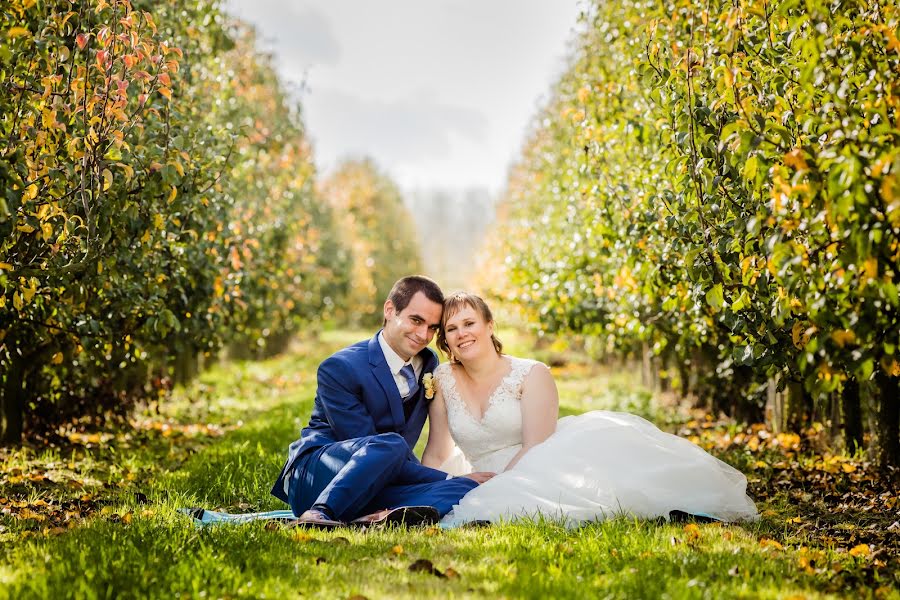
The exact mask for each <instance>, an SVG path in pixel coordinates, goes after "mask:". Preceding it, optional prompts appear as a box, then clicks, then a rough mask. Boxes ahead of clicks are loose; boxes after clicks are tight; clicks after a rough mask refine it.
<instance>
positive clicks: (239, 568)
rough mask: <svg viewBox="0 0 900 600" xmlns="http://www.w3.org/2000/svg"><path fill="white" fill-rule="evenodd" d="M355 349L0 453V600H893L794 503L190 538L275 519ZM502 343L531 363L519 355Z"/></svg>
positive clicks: (583, 383)
mask: <svg viewBox="0 0 900 600" xmlns="http://www.w3.org/2000/svg"><path fill="white" fill-rule="evenodd" d="M365 335H366V334H365V333H361V332H330V333H327V334H325V335H324V336H323V337H322V338H321V339H320V340H318V341H307V342H304V343H299V344H297V345H296V346H295V347H294V348H293V349H292V351H291V352H290V353H288V354H286V355H285V356H282V357H279V358H276V359H273V360H269V361H266V362H260V363H233V364H223V365H219V366H216V367H214V368H212V369H211V370H209V371H207V372H206V373H204V374H203V375H202V376H201V377H200V379H199V380H198V381H197V382H196V383H195V384H193V385H192V386H190V387H189V388H187V389H184V390H179V391H177V392H176V394H175V397H174V398H173V399H172V401H171V402H169V403H166V404H163V407H162V409H161V414H157V413H155V412H153V411H148V413H147V414H145V415H141V416H139V417H138V418H137V419H136V423H135V424H136V427H134V428H128V429H117V430H110V431H106V432H97V433H98V434H99V435H97V437H91V435H90V434H83V435H73V436H71V437H70V440H71V443H70V444H68V445H59V446H58V447H56V448H34V447H26V448H24V449H21V450H18V451H14V452H11V451H7V452H5V453H4V454H0V598H6V597H9V598H64V597H71V598H107V597H124V598H127V597H140V598H146V597H159V598H170V597H208V598H215V597H228V598H237V597H240V598H263V597H266V598H295V597H315V598H349V597H352V596H354V595H357V594H359V595H364V596H365V597H368V598H397V597H400V598H404V597H406V598H421V597H435V598H444V597H533V598H546V597H553V598H585V597H603V598H660V597H672V598H730V597H737V598H740V597H745V598H791V597H804V598H819V597H833V596H834V597H837V596H839V595H840V596H842V595H843V594H845V593H846V594H853V595H857V596H859V597H862V598H866V597H879V598H880V597H888V598H900V594H898V592H897V590H896V588H895V587H893V586H896V583H895V582H896V579H895V575H896V574H894V573H891V572H885V571H884V570H881V571H878V570H875V572H874V573H871V572H869V571H871V570H872V566H871V564H870V563H871V561H870V560H869V559H868V558H866V557H864V556H859V557H853V556H850V555H849V554H848V553H847V552H846V551H841V550H840V549H838V548H835V547H827V546H823V545H821V544H819V545H816V544H817V542H816V540H815V539H812V538H809V537H807V536H806V534H805V533H804V530H803V529H802V528H799V527H795V526H793V525H790V524H788V523H786V520H785V517H786V516H787V515H791V514H792V512H791V511H792V509H793V507H792V506H791V505H790V504H789V503H786V502H775V501H773V502H772V503H771V504H767V505H762V506H760V508H761V509H763V510H765V511H766V513H765V514H767V515H768V516H766V517H764V518H763V519H762V521H761V522H759V523H756V524H752V525H730V526H719V525H704V526H700V527H693V526H689V527H687V528H686V527H684V526H680V525H674V524H671V525H670V524H657V523H654V522H642V521H634V520H628V519H617V520H613V521H608V522H604V523H594V524H590V525H587V526H584V527H581V528H577V529H565V528H562V527H560V526H557V525H555V524H553V523H518V524H504V525H497V526H491V527H486V528H464V529H458V530H452V531H444V530H440V529H437V528H429V529H410V530H406V529H403V528H398V529H389V530H383V531H373V532H360V531H358V530H350V529H341V530H337V531H335V532H318V531H303V530H290V529H282V528H267V527H266V526H265V524H263V523H253V524H247V525H240V526H221V527H213V528H207V529H202V530H198V529H196V528H194V527H193V525H191V523H190V521H189V520H188V519H187V518H186V517H184V516H181V515H179V514H178V513H176V511H175V509H176V508H178V507H184V506H203V507H207V508H221V509H226V510H231V511H250V510H267V509H276V508H285V507H284V505H282V504H281V503H280V502H279V501H277V500H276V499H274V498H273V497H271V496H269V489H270V487H271V484H272V481H273V479H274V477H275V475H276V474H277V471H278V469H279V468H280V466H281V463H282V461H283V459H284V453H285V450H286V447H287V444H288V443H289V442H290V441H292V440H293V439H294V438H295V437H296V435H297V432H298V431H299V429H300V427H302V426H303V425H304V424H305V420H306V418H307V417H308V415H309V411H310V409H311V406H312V398H313V394H314V388H315V367H316V365H317V364H318V362H319V361H320V360H321V359H322V358H324V357H325V356H327V354H328V353H329V352H331V351H333V350H334V349H336V348H338V347H341V346H344V345H346V344H348V343H350V342H352V341H355V340H357V339H361V338H362V337H364V336H365ZM504 341H505V342H506V343H507V345H508V347H509V348H510V350H511V351H512V352H515V353H517V354H520V355H527V354H528V351H527V347H526V345H525V340H524V339H522V338H518V337H516V336H513V335H506V336H505V337H504ZM557 380H558V383H559V388H560V395H561V414H574V413H578V412H582V411H584V410H589V409H592V408H609V409H624V410H630V411H632V412H638V413H639V414H642V415H643V416H646V417H648V418H654V419H659V418H660V417H663V418H662V419H661V420H662V421H665V422H670V421H672V420H673V418H674V417H673V415H671V414H668V413H666V414H660V411H661V410H662V409H660V408H659V407H658V406H656V405H655V404H654V402H653V399H652V397H651V396H650V394H648V393H647V392H646V391H643V390H641V389H639V388H638V387H637V386H636V385H634V383H633V382H631V381H629V376H628V375H627V374H611V373H608V372H604V371H602V370H599V369H595V368H593V367H590V366H589V365H573V366H568V367H565V368H562V369H559V370H557ZM423 438H424V436H423ZM26 511H27V512H26ZM423 560H427V561H430V565H431V566H429V563H424V562H418V563H417V562H416V561H423ZM810 560H812V563H810ZM413 565H418V567H415V568H414V570H411V569H410V567H411V566H413ZM432 567H433V568H432ZM867 569H868V570H869V571H867ZM873 582H874V583H873Z"/></svg>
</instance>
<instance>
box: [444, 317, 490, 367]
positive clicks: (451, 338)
mask: <svg viewBox="0 0 900 600" xmlns="http://www.w3.org/2000/svg"><path fill="white" fill-rule="evenodd" d="M445 329H446V332H447V344H448V345H449V346H450V350H451V351H452V352H453V354H454V355H455V356H456V357H457V358H458V359H459V360H465V359H472V358H475V357H477V356H480V355H482V354H483V353H485V352H490V353H495V352H494V346H493V343H492V342H491V334H492V333H493V332H494V325H493V323H487V322H485V320H484V319H483V318H482V317H481V315H480V314H478V311H476V310H475V309H474V308H472V307H471V306H463V307H461V308H460V309H459V310H458V311H457V312H456V313H455V314H453V316H451V317H450V318H449V319H447V323H446V325H445Z"/></svg>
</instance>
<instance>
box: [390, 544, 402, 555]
mask: <svg viewBox="0 0 900 600" xmlns="http://www.w3.org/2000/svg"><path fill="white" fill-rule="evenodd" d="M391 553H392V554H394V555H395V556H400V555H401V554H403V546H401V545H400V544H397V545H396V546H394V547H393V548H391Z"/></svg>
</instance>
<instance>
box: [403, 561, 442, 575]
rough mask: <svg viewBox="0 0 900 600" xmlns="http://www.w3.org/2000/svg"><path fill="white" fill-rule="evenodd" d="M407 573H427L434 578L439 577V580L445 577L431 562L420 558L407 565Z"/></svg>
mask: <svg viewBox="0 0 900 600" xmlns="http://www.w3.org/2000/svg"><path fill="white" fill-rule="evenodd" d="M409 571H410V572H412V573H427V574H429V575H434V576H435V577H440V578H441V579H444V578H446V577H447V576H446V575H444V574H443V573H441V572H440V571H439V570H438V569H436V568H435V567H434V565H433V564H432V563H431V561H430V560H428V559H426V558H420V559H419V560H417V561H415V562H414V563H412V564H411V565H409Z"/></svg>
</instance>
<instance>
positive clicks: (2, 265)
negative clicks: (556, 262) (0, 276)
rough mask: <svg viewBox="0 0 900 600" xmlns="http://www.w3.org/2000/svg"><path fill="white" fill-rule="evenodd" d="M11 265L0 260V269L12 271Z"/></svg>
mask: <svg viewBox="0 0 900 600" xmlns="http://www.w3.org/2000/svg"><path fill="white" fill-rule="evenodd" d="M12 268H13V266H12V265H11V264H9V263H5V262H0V271H12Z"/></svg>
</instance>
